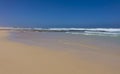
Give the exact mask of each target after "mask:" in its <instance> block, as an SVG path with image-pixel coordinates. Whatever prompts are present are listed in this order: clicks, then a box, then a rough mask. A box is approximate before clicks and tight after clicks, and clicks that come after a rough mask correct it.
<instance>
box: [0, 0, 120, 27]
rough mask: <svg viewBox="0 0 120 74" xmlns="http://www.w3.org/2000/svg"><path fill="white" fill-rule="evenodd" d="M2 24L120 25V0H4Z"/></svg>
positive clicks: (0, 3) (0, 2) (0, 13)
mask: <svg viewBox="0 0 120 74" xmlns="http://www.w3.org/2000/svg"><path fill="white" fill-rule="evenodd" d="M0 26H15V27H115V28H118V27H119V28H120V0H0Z"/></svg>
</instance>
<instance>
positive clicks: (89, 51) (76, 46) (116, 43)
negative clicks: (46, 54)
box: [8, 31, 120, 68]
mask: <svg viewBox="0 0 120 74" xmlns="http://www.w3.org/2000/svg"><path fill="white" fill-rule="evenodd" d="M8 39H9V40H12V41H15V42H20V43H23V44H27V45H30V46H31V45H34V46H38V47H42V48H44V49H45V50H50V51H58V52H59V51H60V52H61V51H62V52H68V53H71V54H72V55H73V54H75V55H77V56H78V57H79V58H82V59H85V60H88V61H92V62H95V61H96V62H100V63H101V62H102V63H103V64H105V65H106V64H108V65H111V67H113V66H114V67H118V68H119V67H120V36H119V35H118V36H110V35H104V36H103V35H98V34H95V35H86V34H85V33H80V34H79V33H78V34H77V33H75V32H74V33H73V32H69V33H66V32H37V31H35V32H34V31H13V32H12V33H11V35H10V36H9V38H8Z"/></svg>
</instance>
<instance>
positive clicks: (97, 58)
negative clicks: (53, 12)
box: [0, 31, 120, 74]
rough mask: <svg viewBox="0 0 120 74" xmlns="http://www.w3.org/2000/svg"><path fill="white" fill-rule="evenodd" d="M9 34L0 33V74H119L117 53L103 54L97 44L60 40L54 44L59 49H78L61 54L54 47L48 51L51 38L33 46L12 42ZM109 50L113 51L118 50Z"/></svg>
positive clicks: (119, 62) (61, 52)
mask: <svg viewBox="0 0 120 74" xmlns="http://www.w3.org/2000/svg"><path fill="white" fill-rule="evenodd" d="M10 34H11V33H10V32H8V31H0V74H120V54H119V52H115V53H114V52H106V51H105V52H103V50H99V49H101V48H99V46H97V45H96V46H93V45H88V44H89V43H88V44H86V43H84V44H81V45H78V44H77V43H76V44H74V43H69V41H67V42H66V41H64V40H58V42H59V43H61V44H63V47H64V46H66V45H68V46H67V47H66V49H69V46H72V47H74V46H76V48H77V47H78V49H80V50H79V52H78V51H73V50H70V51H68V50H65V51H64V50H62V49H61V48H59V49H61V50H62V51H59V50H57V49H55V48H57V44H56V47H53V48H50V46H49V45H51V44H52V42H50V40H51V41H52V39H50V40H47V41H48V42H47V43H46V42H45V40H46V39H45V40H43V39H42V40H43V43H44V44H47V45H42V46H39V45H38V46H37V45H36V46H35V45H33V44H26V43H25V42H19V41H16V40H17V38H16V40H15V41H14V40H10V39H9V38H8V37H9V36H10ZM27 34H28V35H27ZM29 34H30V35H31V33H29V32H28V33H22V37H23V39H24V38H25V37H26V36H29ZM43 37H44V36H43ZM26 38H28V37H26ZM31 38H33V37H32V36H31ZM46 38H47V36H46ZM53 42H55V41H53ZM50 43H51V44H50ZM93 44H94V43H93ZM111 45H112V44H111ZM51 46H54V44H52V45H51ZM58 46H59V45H58ZM103 48H106V47H103ZM113 48H114V49H116V51H118V50H117V49H119V47H117V48H116V47H113ZM89 49H90V50H89ZM78 55H79V56H78Z"/></svg>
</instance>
